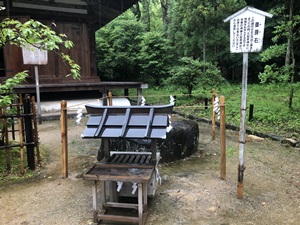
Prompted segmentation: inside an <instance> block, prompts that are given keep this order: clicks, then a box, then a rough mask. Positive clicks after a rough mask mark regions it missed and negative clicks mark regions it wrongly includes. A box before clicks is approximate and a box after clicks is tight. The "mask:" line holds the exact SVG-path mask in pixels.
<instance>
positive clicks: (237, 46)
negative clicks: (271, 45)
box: [230, 12, 265, 53]
mask: <svg viewBox="0 0 300 225" xmlns="http://www.w3.org/2000/svg"><path fill="white" fill-rule="evenodd" d="M264 24H265V17H264V16H260V15H255V14H253V13H247V12H246V13H244V14H242V15H240V16H237V17H235V18H234V19H232V20H231V21H230V33H231V34H230V51H231V52H232V53H236V52H260V51H261V50H262V45H263V36H264Z"/></svg>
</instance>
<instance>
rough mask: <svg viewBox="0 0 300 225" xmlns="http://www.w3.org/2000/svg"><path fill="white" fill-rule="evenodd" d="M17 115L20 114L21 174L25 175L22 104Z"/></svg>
mask: <svg viewBox="0 0 300 225" xmlns="http://www.w3.org/2000/svg"><path fill="white" fill-rule="evenodd" d="M17 113H18V128H19V140H20V160H21V174H22V175H23V174H24V173H25V166H24V136H23V119H22V117H21V115H20V114H21V112H20V104H18V105H17Z"/></svg>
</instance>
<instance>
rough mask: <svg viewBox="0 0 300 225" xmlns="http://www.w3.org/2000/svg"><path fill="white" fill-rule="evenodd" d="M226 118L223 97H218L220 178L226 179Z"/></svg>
mask: <svg viewBox="0 0 300 225" xmlns="http://www.w3.org/2000/svg"><path fill="white" fill-rule="evenodd" d="M225 121H226V118H225V97H224V96H221V97H220V142H221V173H220V176H221V179H223V180H226V122H225Z"/></svg>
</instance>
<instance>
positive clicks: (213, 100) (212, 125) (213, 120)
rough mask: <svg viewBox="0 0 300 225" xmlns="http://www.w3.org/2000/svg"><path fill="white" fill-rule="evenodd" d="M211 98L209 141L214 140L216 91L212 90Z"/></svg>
mask: <svg viewBox="0 0 300 225" xmlns="http://www.w3.org/2000/svg"><path fill="white" fill-rule="evenodd" d="M211 93H212V96H211V107H212V116H211V139H212V140H215V138H216V119H215V111H214V102H215V98H216V90H215V89H212V92H211Z"/></svg>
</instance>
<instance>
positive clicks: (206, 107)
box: [204, 98, 208, 110]
mask: <svg viewBox="0 0 300 225" xmlns="http://www.w3.org/2000/svg"><path fill="white" fill-rule="evenodd" d="M204 109H205V110H206V109H208V98H205V99H204Z"/></svg>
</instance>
